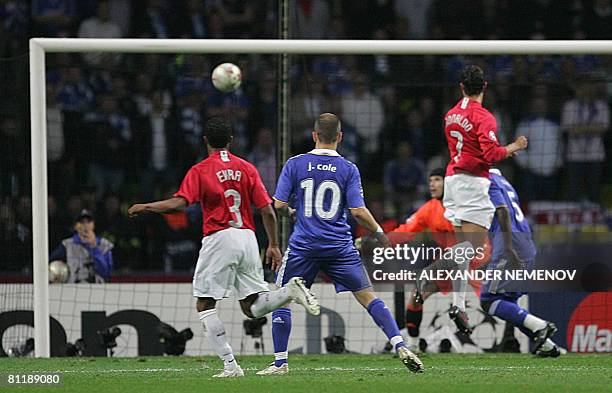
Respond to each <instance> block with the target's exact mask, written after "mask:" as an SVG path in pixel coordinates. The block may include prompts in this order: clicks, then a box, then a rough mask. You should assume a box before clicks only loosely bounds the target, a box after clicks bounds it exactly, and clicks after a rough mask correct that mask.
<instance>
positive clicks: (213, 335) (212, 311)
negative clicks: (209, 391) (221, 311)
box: [196, 297, 244, 378]
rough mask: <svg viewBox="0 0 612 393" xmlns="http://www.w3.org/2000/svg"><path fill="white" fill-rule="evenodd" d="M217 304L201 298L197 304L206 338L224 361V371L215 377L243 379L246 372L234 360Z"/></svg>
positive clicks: (207, 298) (206, 298) (208, 298)
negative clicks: (218, 313)
mask: <svg viewBox="0 0 612 393" xmlns="http://www.w3.org/2000/svg"><path fill="white" fill-rule="evenodd" d="M216 302H217V301H216V300H215V299H213V298H211V297H199V298H198V300H197V302H196V309H197V311H198V315H199V317H200V321H201V322H202V326H204V331H205V332H206V338H207V339H208V342H209V344H210V346H211V347H212V348H213V350H214V351H215V352H216V354H217V356H219V358H220V359H221V360H222V361H223V371H222V372H221V373H219V374H216V375H214V376H213V377H216V378H225V377H242V376H244V372H243V371H242V369H241V368H240V366H239V365H238V362H237V361H236V359H235V358H234V352H233V351H232V347H231V346H230V345H229V343H228V342H227V336H226V334H225V327H224V326H223V322H221V319H219V316H218V315H217V310H216V308H215V304H216Z"/></svg>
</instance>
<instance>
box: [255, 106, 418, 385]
mask: <svg viewBox="0 0 612 393" xmlns="http://www.w3.org/2000/svg"><path fill="white" fill-rule="evenodd" d="M312 138H313V140H314V142H315V149H314V150H312V151H310V152H309V153H307V154H301V155H298V156H295V157H292V158H290V159H289V160H287V162H286V163H285V166H284V167H283V170H282V172H281V174H280V178H279V180H278V185H277V188H276V193H275V194H274V206H275V208H276V209H277V211H279V212H280V213H281V214H285V215H294V217H295V227H294V230H293V233H292V234H291V237H290V239H289V245H288V247H287V250H286V251H285V255H284V258H283V260H282V263H281V264H280V266H274V267H275V270H276V271H277V281H276V284H277V285H279V286H284V285H286V284H287V283H288V282H290V280H291V278H292V277H303V279H304V280H305V283H306V286H307V287H310V286H311V285H312V283H313V281H314V279H315V277H316V276H317V273H318V272H319V271H320V270H322V271H324V272H325V273H327V275H328V276H329V277H331V279H332V281H333V283H334V285H335V287H336V292H345V291H350V292H352V293H353V295H354V296H355V299H357V301H358V302H359V303H360V304H361V305H362V306H363V307H364V308H365V309H366V310H367V311H368V313H369V314H370V315H371V316H372V319H373V320H374V322H375V323H376V325H378V326H379V327H380V328H381V329H382V331H383V332H384V333H385V335H386V336H387V338H388V339H389V341H390V342H391V344H392V345H393V346H394V348H395V350H396V351H397V353H398V355H399V357H400V359H401V361H402V362H403V363H404V364H405V365H406V367H408V369H409V370H410V371H413V372H422V371H423V363H421V361H420V360H419V358H418V357H417V356H416V355H414V354H413V353H412V352H410V350H408V348H407V347H406V345H405V343H404V340H403V338H402V336H401V334H400V332H399V328H398V327H397V324H396V322H395V319H394V318H393V316H392V315H391V313H390V312H389V309H388V308H387V306H386V305H385V303H384V302H383V301H382V300H381V299H379V298H377V297H376V295H375V294H374V292H373V291H372V284H371V283H370V280H369V278H368V275H367V273H366V271H365V268H364V266H363V263H362V262H361V258H360V255H359V252H358V251H357V249H356V248H355V246H354V244H353V237H352V234H351V227H350V226H349V224H348V222H347V210H348V211H350V213H351V214H352V215H353V217H354V218H355V219H356V220H357V222H359V224H361V225H362V226H364V227H365V228H367V229H368V230H370V231H371V232H372V233H373V234H374V236H375V237H376V239H377V240H378V242H379V244H380V245H381V246H388V245H389V244H390V243H389V239H387V237H386V236H385V234H384V233H383V231H382V229H381V227H380V225H378V223H377V222H376V220H375V219H374V217H372V214H370V211H369V210H368V209H367V207H366V206H365V202H364V198H363V190H362V188H361V176H360V174H359V169H357V166H355V164H353V163H351V162H350V161H347V160H346V159H344V158H343V157H342V156H340V154H338V152H337V151H336V148H337V146H338V143H340V141H341V140H342V132H341V125H340V120H339V119H338V117H337V116H336V115H334V114H331V113H324V114H322V115H320V116H319V118H318V119H317V121H316V122H315V126H314V131H313V133H312ZM290 204H291V205H292V206H293V207H294V208H292V207H290ZM290 332H291V310H290V309H288V308H280V309H278V310H276V311H274V313H273V314H272V336H273V341H274V354H275V358H276V359H275V362H274V363H272V364H271V365H270V366H269V367H267V368H266V369H264V370H262V371H260V372H259V373H258V374H260V375H272V374H286V373H287V372H288V370H289V368H288V364H287V345H288V342H289V334H290Z"/></svg>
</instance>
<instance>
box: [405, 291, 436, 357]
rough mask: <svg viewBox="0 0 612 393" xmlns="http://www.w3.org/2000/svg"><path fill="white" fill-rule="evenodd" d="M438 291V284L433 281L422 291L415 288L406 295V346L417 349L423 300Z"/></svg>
mask: <svg viewBox="0 0 612 393" xmlns="http://www.w3.org/2000/svg"><path fill="white" fill-rule="evenodd" d="M436 292H438V286H437V285H436V283H435V282H429V283H427V285H426V286H425V287H424V290H423V292H419V291H417V290H416V289H415V290H414V291H412V292H411V293H410V294H409V295H408V304H407V305H406V315H405V319H406V330H407V331H408V342H407V345H408V348H410V349H411V350H413V349H418V345H419V335H420V328H421V322H422V321H423V305H424V304H425V300H427V298H429V297H430V296H431V295H433V294H434V293H436Z"/></svg>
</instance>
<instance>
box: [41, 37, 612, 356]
mask: <svg viewBox="0 0 612 393" xmlns="http://www.w3.org/2000/svg"><path fill="white" fill-rule="evenodd" d="M46 52H49V53H52V52H71V53H76V52H116V53H201V54H203V53H239V54H250V53H257V54H284V53H288V54H302V55H308V54H311V55H324V54H328V55H378V54H388V55H583V54H596V55H610V54H612V40H605V41H603V40H602V41H532V40H529V41H527V40H515V41H510V40H508V41H465V40H462V41H452V40H436V41H432V40H425V41H404V40H380V41H374V40H190V39H130V38H123V39H103V38H32V39H30V122H31V128H30V132H31V153H32V243H33V269H32V270H33V280H34V285H33V286H34V340H35V350H34V353H35V356H36V357H49V356H50V332H49V325H50V323H49V284H48V280H49V271H48V256H49V242H48V238H47V233H48V219H47V124H46V118H47V110H46V99H45V94H46V86H45V53H46Z"/></svg>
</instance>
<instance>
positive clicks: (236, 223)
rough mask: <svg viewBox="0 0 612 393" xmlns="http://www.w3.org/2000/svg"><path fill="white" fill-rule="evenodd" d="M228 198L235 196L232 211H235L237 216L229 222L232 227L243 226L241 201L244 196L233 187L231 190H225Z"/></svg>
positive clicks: (230, 209)
mask: <svg viewBox="0 0 612 393" xmlns="http://www.w3.org/2000/svg"><path fill="white" fill-rule="evenodd" d="M223 195H225V197H226V198H229V197H233V198H234V203H233V204H232V205H231V206H230V208H229V211H230V213H234V215H235V216H236V219H235V220H231V221H230V222H229V223H228V224H229V225H230V226H231V227H232V228H242V214H240V202H242V198H241V197H240V193H239V192H238V191H236V190H234V189H232V188H230V189H229V190H225V192H224V193H223Z"/></svg>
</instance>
